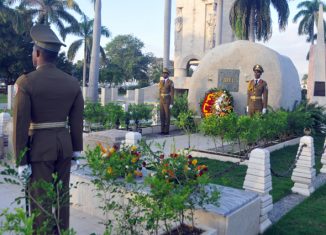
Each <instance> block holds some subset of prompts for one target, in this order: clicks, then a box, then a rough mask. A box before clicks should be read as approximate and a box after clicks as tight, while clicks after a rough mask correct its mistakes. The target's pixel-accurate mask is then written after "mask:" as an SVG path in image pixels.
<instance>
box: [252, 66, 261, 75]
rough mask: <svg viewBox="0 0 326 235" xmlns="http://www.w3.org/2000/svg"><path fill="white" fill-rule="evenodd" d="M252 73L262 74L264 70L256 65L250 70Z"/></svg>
mask: <svg viewBox="0 0 326 235" xmlns="http://www.w3.org/2000/svg"><path fill="white" fill-rule="evenodd" d="M252 70H253V71H260V72H261V73H263V72H264V69H263V67H262V66H261V65H259V64H256V65H255V66H254V67H253V68H252Z"/></svg>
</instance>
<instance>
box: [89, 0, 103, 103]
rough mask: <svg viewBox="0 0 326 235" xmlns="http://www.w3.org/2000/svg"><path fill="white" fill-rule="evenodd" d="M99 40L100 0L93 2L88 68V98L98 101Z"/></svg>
mask: <svg viewBox="0 0 326 235" xmlns="http://www.w3.org/2000/svg"><path fill="white" fill-rule="evenodd" d="M100 40H101V0H96V2H95V18H94V26H93V45H92V54H91V64H90V69H89V87H88V89H89V100H90V101H91V102H94V103H95V102H97V101H98V77H99V68H100Z"/></svg>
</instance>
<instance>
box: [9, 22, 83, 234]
mask: <svg viewBox="0 0 326 235" xmlns="http://www.w3.org/2000/svg"><path fill="white" fill-rule="evenodd" d="M30 35H31V38H32V39H33V43H34V47H33V53H32V59H33V65H34V66H35V67H36V70H35V71H33V72H31V73H28V74H24V75H22V76H20V77H19V78H18V80H17V81H16V84H15V101H14V114H13V128H14V130H13V143H14V151H15V156H16V160H17V162H18V163H19V167H18V175H19V176H22V175H23V174H24V173H26V172H28V170H30V171H31V174H30V179H29V189H30V194H31V197H32V198H34V199H35V200H36V201H38V199H40V198H41V197H43V199H42V200H43V201H42V202H39V203H41V206H42V207H43V208H45V209H46V210H48V212H49V213H51V214H52V205H49V201H47V200H44V195H45V194H44V190H43V189H41V188H37V187H36V188H35V182H40V181H41V180H44V181H46V182H49V183H52V184H54V186H57V184H58V182H60V181H61V182H62V184H63V189H62V190H61V191H60V192H59V197H61V199H62V197H64V196H63V195H65V199H66V200H65V201H64V202H63V204H61V205H60V208H59V211H57V215H58V218H59V219H60V221H59V224H60V230H62V231H63V230H67V229H68V228H69V197H67V195H69V179H70V167H71V164H72V163H74V162H72V160H73V159H74V158H73V157H79V156H80V151H82V148H83V139H82V130H83V109H84V100H83V96H82V92H81V90H80V86H79V83H78V81H77V79H75V78H73V77H71V76H70V75H68V74H67V73H64V72H63V71H61V70H59V69H58V68H56V66H55V64H54V63H55V60H56V58H57V56H58V52H59V50H60V47H61V46H62V45H64V44H63V43H62V42H61V41H60V40H59V39H58V37H57V36H56V35H55V33H54V32H53V31H52V30H51V29H50V27H49V26H46V25H35V26H33V27H32V28H31V31H30ZM26 148H28V151H27V152H26V154H25V155H24V156H22V159H19V155H20V154H21V153H22V152H23V150H24V149H26ZM53 174H57V177H58V178H57V181H55V182H54V180H53V177H52V175H53ZM67 193H68V194H67ZM31 211H32V213H33V212H36V213H39V214H36V215H37V216H36V218H35V220H34V224H33V228H34V232H35V231H36V230H37V229H40V228H41V227H42V226H44V222H45V221H46V220H49V219H50V218H49V217H48V216H47V215H46V213H44V212H43V211H42V210H40V208H39V206H38V205H37V204H36V203H35V201H34V200H31ZM48 222H50V223H49V224H47V225H46V226H45V231H42V232H41V234H58V228H57V227H56V226H55V224H54V223H53V221H51V220H50V221H48Z"/></svg>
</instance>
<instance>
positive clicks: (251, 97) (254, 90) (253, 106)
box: [247, 64, 268, 116]
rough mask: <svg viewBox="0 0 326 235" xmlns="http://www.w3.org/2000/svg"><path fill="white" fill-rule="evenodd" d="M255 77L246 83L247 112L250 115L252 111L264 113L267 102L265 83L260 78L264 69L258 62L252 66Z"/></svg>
mask: <svg viewBox="0 0 326 235" xmlns="http://www.w3.org/2000/svg"><path fill="white" fill-rule="evenodd" d="M253 71H254V74H255V79H252V80H251V81H250V82H249V84H248V92H247V94H248V97H247V113H248V114H249V115H250V116H252V115H253V114H254V113H263V114H265V113H266V109H267V102H268V88H267V83H266V82H265V81H264V80H262V79H261V78H260V76H261V74H262V73H263V72H264V69H263V67H262V66H260V65H259V64H256V65H255V66H254V67H253Z"/></svg>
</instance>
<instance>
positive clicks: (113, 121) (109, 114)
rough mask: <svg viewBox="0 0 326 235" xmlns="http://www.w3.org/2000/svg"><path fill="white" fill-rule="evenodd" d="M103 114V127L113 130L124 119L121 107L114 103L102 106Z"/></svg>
mask: <svg viewBox="0 0 326 235" xmlns="http://www.w3.org/2000/svg"><path fill="white" fill-rule="evenodd" d="M104 112H105V126H106V127H108V128H110V129H111V128H113V127H114V126H116V127H119V124H120V121H122V120H123V119H124V114H125V112H124V110H123V108H122V106H121V105H119V104H116V103H108V104H107V105H105V106H104Z"/></svg>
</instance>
